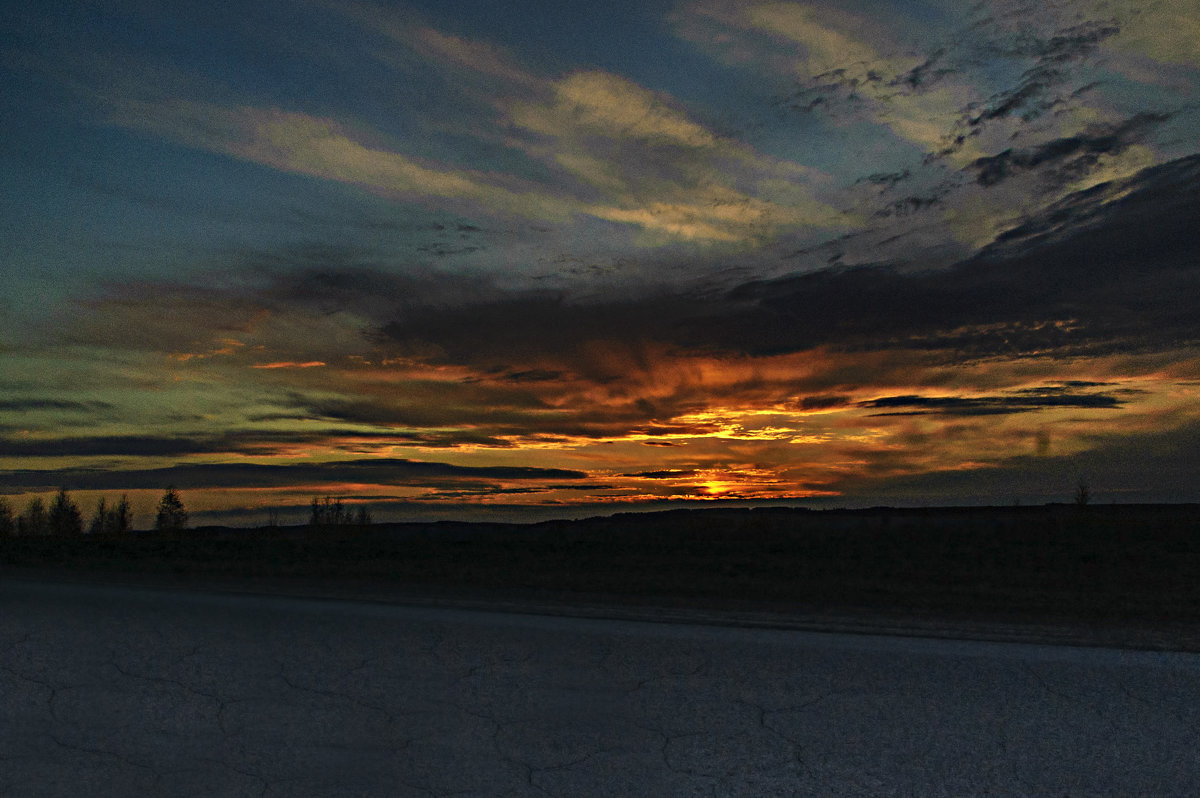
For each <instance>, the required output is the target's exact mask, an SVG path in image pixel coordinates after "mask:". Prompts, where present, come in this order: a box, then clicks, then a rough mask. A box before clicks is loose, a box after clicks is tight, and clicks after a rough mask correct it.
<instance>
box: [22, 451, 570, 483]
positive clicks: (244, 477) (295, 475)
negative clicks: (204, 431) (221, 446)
mask: <svg viewBox="0 0 1200 798" xmlns="http://www.w3.org/2000/svg"><path fill="white" fill-rule="evenodd" d="M586 476H587V474H585V473H583V472H582V471H572V470H568V469H561V468H524V467H517V466H477V467H476V466H457V465H451V464H448V463H436V462H418V461H415V460H400V459H389V458H380V459H371V460H351V461H347V462H332V463H311V464H299V465H263V464H258V463H212V464H197V465H176V466H171V467H168V468H153V469H141V470H130V471H109V470H91V469H85V468H70V469H47V470H36V471H35V470H13V471H7V472H3V473H0V487H4V488H27V489H37V488H46V487H55V486H58V485H66V486H68V487H70V488H72V489H76V490H137V489H158V488H162V487H164V486H166V485H174V486H176V487H177V488H189V489H191V488H235V487H244V488H271V487H284V486H288V485H297V484H311V483H326V482H360V483H365V484H374V485H406V486H414V485H415V486H421V487H441V486H446V487H447V488H455V487H459V488H461V487H462V486H463V483H464V481H466V482H467V483H468V484H473V485H474V486H475V487H476V488H478V489H481V490H482V489H484V488H486V487H487V486H489V485H491V484H492V481H493V480H539V479H553V480H560V479H584V478H586Z"/></svg>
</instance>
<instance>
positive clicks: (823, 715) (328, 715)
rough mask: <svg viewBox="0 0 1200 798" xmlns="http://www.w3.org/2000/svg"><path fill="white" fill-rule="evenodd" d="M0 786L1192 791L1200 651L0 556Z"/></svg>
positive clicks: (52, 794)
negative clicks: (353, 591) (92, 570)
mask: <svg viewBox="0 0 1200 798" xmlns="http://www.w3.org/2000/svg"><path fill="white" fill-rule="evenodd" d="M0 608H2V610H0V719H2V720H0V795H3V796H4V798H79V796H87V798H110V797H111V798H129V796H137V798H160V797H161V798H188V797H189V796H196V797H199V796H222V797H223V798H226V797H227V798H309V796H311V797H312V798H331V796H339V797H343V798H350V797H351V796H353V798H445V797H446V796H456V798H591V797H592V796H597V798H609V797H610V796H654V798H794V796H810V795H811V796H839V798H909V797H911V796H921V797H922V798H939V797H940V796H945V797H946V798H961V797H962V796H979V797H982V796H1006V798H1034V797H1035V796H1036V797H1037V798H1044V797H1045V796H1055V797H1056V798H1058V797H1060V796H1073V797H1074V798H1082V797H1083V796H1087V797H1088V798H1102V797H1103V798H1108V797H1109V796H1111V797H1112V798H1126V797H1127V796H1154V797H1155V798H1185V796H1186V797H1187V798H1193V797H1194V796H1195V795H1196V784H1197V783H1200V757H1197V755H1196V751H1197V750H1198V747H1200V679H1198V678H1197V677H1200V656H1197V655H1195V654H1184V653H1174V652H1156V651H1155V652H1149V651H1112V650H1107V649H1103V648H1064V647H1057V646H1043V645H1013V644H998V643H987V642H977V641H972V642H960V641H954V640H923V639H908V638H904V637H895V636H889V637H879V636H869V635H837V634H810V633H806V632H798V631H791V630H778V629H741V628H728V627H724V628H723V627H719V626H709V625H694V624H689V625H677V624H676V625H673V624H667V623H630V622H628V621H614V620H584V619H579V618H562V617H558V618H555V617H544V616H537V615H527V614H506V613H502V612H471V611H463V610H447V609H441V608H429V607H406V606H396V605H391V604H374V603H368V602H360V601H313V600H309V599H300V598H285V597H278V596H253V595H228V594H225V595H222V594H214V593H211V592H207V591H189V590H159V589H149V588H144V587H136V588H134V587H128V586H123V585H100V584H64V583H62V582H37V581H28V580H11V581H0Z"/></svg>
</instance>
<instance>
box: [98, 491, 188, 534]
mask: <svg viewBox="0 0 1200 798" xmlns="http://www.w3.org/2000/svg"><path fill="white" fill-rule="evenodd" d="M109 516H110V520H111V522H112V530H111V531H112V533H113V534H115V535H123V534H125V533H126V532H131V531H132V530H133V511H132V510H130V509H129V497H128V496H126V495H125V494H124V493H122V494H121V501H119V502H117V506H116V509H114V510H112V511H111V512H110V514H109ZM185 521H186V519H185Z"/></svg>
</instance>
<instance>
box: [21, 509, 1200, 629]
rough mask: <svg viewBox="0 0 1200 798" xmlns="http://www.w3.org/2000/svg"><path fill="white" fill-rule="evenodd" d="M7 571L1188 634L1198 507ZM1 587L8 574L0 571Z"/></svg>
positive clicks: (383, 533) (154, 538) (225, 546)
mask: <svg viewBox="0 0 1200 798" xmlns="http://www.w3.org/2000/svg"><path fill="white" fill-rule="evenodd" d="M0 564H2V565H3V566H5V567H7V568H11V567H15V572H16V573H18V574H19V573H22V572H26V573H29V572H32V571H35V570H36V571H41V572H47V571H51V572H54V573H59V574H63V573H67V574H71V575H78V576H89V577H92V576H101V575H104V576H117V575H142V576H146V575H157V576H159V577H167V578H170V579H179V580H182V581H187V580H188V579H214V578H215V579H237V580H243V581H245V580H251V581H252V582H253V583H254V584H256V585H260V586H265V587H269V586H270V585H272V584H275V585H280V584H299V583H302V582H305V580H307V582H308V583H321V584H326V585H328V584H338V583H340V584H345V585H349V584H354V585H364V584H371V585H375V586H380V587H385V588H387V587H390V588H395V589H402V590H404V591H409V592H414V593H421V592H422V591H426V592H432V593H435V594H436V593H442V594H446V593H453V592H455V591H458V592H464V591H465V592H466V593H468V594H471V595H505V596H522V597H532V598H536V599H538V600H542V601H545V600H551V601H561V602H566V603H570V602H571V601H577V600H585V599H586V600H588V601H596V600H602V601H611V602H615V603H617V604H622V603H623V604H642V605H650V606H688V607H705V608H713V609H722V608H740V609H745V608H765V609H768V610H774V611H788V612H796V611H823V612H834V611H847V612H857V613H864V612H865V613H876V614H881V615H905V616H912V617H937V618H948V619H953V618H968V617H970V618H982V619H988V620H996V621H1005V622H1022V621H1037V622H1064V623H1076V624H1079V623H1082V624H1123V625H1138V624H1164V623H1166V624H1186V625H1191V624H1193V623H1195V622H1197V621H1200V578H1198V577H1200V505H1112V506H1103V507H1088V508H1082V509H1081V508H1078V507H1075V506H1062V505H1048V506H1043V507H1010V508H938V509H917V510H902V509H886V508H885V509H871V510H825V511H807V510H796V509H754V510H749V509H713V510H698V511H672V512H662V513H646V514H624V515H616V516H612V517H607V518H593V519H587V520H582V521H558V522H546V523H539V524H529V525H513V524H467V523H446V522H441V523H432V524H377V525H374V526H370V527H365V528H346V527H343V528H336V529H314V528H311V527H293V528H281V529H252V530H247V529H225V528H213V527H202V528H198V529H194V530H187V531H186V532H184V533H177V534H173V535H165V534H156V533H149V532H140V533H133V534H129V535H125V536H122V537H99V536H88V535H84V536H80V537H75V538H66V539H64V538H9V539H6V540H3V541H0ZM11 572H12V571H10V573H11Z"/></svg>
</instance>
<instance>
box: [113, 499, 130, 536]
mask: <svg viewBox="0 0 1200 798" xmlns="http://www.w3.org/2000/svg"><path fill="white" fill-rule="evenodd" d="M110 520H111V522H112V532H113V534H116V535H123V534H125V533H126V532H129V531H131V530H132V529H133V511H132V510H131V509H130V508H129V497H128V496H126V495H125V494H124V493H122V494H121V500H120V501H119V502H117V507H116V509H115V510H113V511H112V512H111V513H110Z"/></svg>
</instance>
